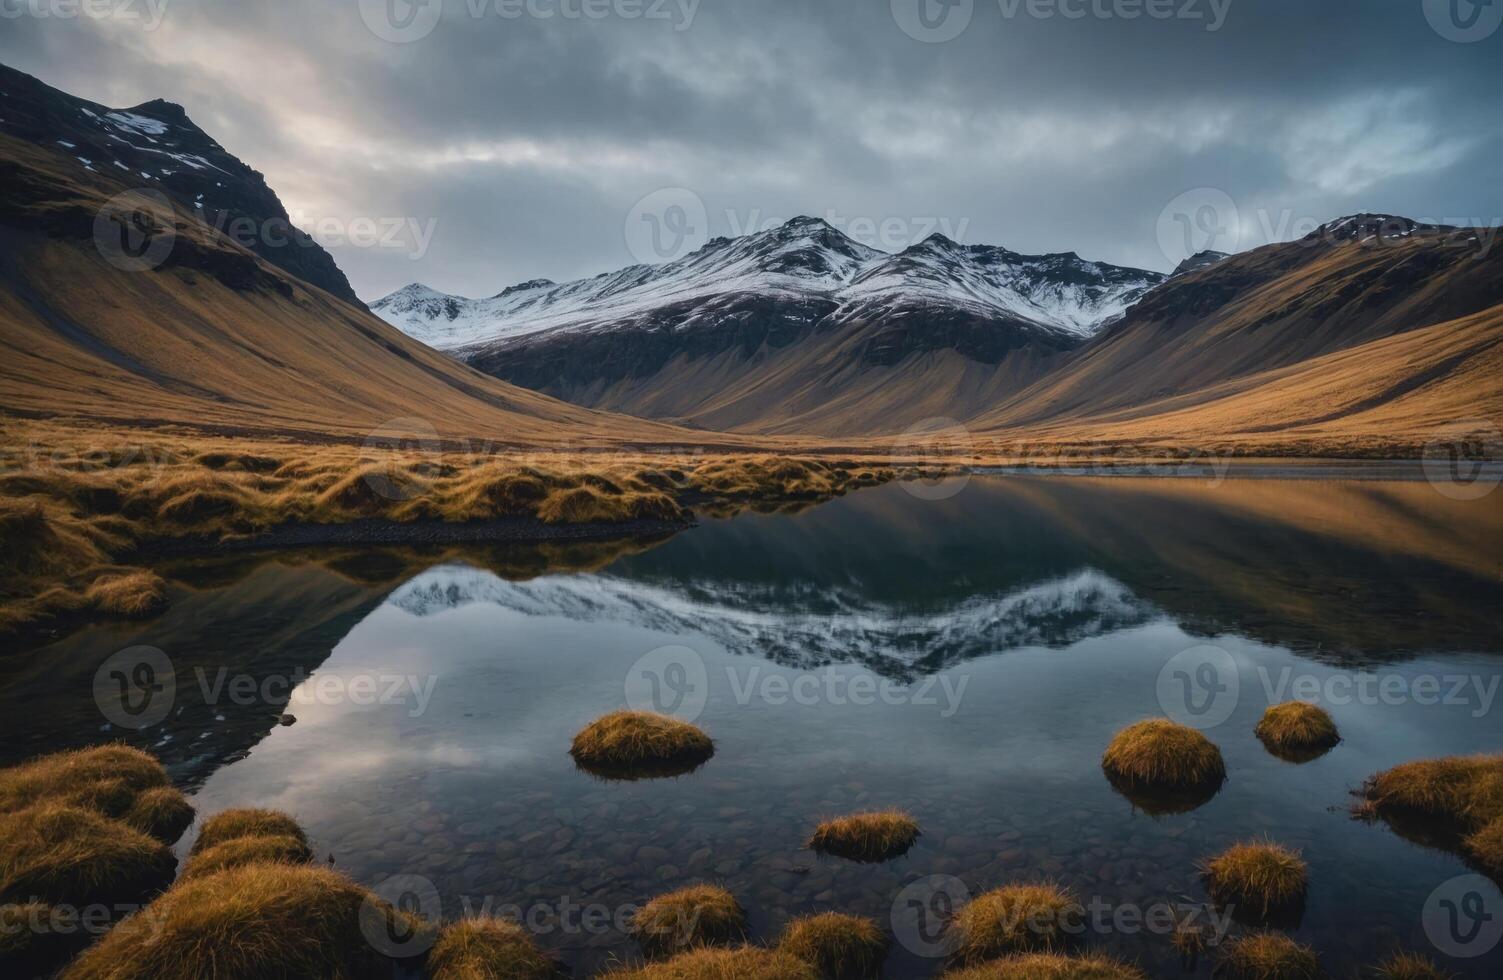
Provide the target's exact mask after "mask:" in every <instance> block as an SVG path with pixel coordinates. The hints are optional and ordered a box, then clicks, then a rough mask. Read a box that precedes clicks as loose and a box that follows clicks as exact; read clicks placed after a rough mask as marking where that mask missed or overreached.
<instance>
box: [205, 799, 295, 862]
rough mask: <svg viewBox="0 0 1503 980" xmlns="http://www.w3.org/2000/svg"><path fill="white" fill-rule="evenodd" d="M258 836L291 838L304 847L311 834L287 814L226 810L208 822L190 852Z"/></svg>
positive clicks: (274, 811) (272, 811) (273, 811)
mask: <svg viewBox="0 0 1503 980" xmlns="http://www.w3.org/2000/svg"><path fill="white" fill-rule="evenodd" d="M257 837H288V838H291V839H292V840H294V841H296V842H297V843H299V844H301V845H302V846H303V847H305V848H306V847H307V846H308V835H307V834H306V833H304V831H303V828H302V827H300V826H298V823H297V821H296V820H294V819H292V818H291V817H290V816H288V815H287V814H285V813H283V812H282V811H280V810H262V809H256V808H253V807H245V808H241V809H236V810H224V811H222V812H220V813H216V814H214V816H212V817H210V818H209V819H208V820H205V821H204V825H203V828H202V829H201V830H199V832H198V839H197V840H195V841H194V842H193V849H192V851H191V853H192V854H194V855H197V854H200V853H202V852H204V851H207V850H208V849H209V848H212V847H217V846H219V845H220V844H223V843H225V842H227V841H232V840H241V839H244V838H257Z"/></svg>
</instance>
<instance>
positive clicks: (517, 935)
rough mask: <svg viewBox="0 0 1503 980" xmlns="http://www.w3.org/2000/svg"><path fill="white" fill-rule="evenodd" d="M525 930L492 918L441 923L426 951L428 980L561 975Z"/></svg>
mask: <svg viewBox="0 0 1503 980" xmlns="http://www.w3.org/2000/svg"><path fill="white" fill-rule="evenodd" d="M561 975H562V971H561V970H560V969H559V966H558V964H557V963H555V962H554V961H553V960H551V959H549V958H548V957H547V956H546V955H545V954H544V953H543V952H542V951H541V950H539V949H538V948H537V945H536V944H534V943H533V941H532V937H531V936H529V935H527V931H526V930H525V929H523V928H522V927H521V926H519V925H517V924H516V923H515V922H508V921H506V920H505V919H496V918H472V919H462V920H460V921H459V922H455V923H453V924H451V925H448V926H445V927H444V929H443V931H442V932H440V933H439V936H438V942H437V943H435V944H434V946H433V950H432V951H431V952H430V953H429V954H428V977H429V980H500V978H504V980H550V978H552V977H557V976H561Z"/></svg>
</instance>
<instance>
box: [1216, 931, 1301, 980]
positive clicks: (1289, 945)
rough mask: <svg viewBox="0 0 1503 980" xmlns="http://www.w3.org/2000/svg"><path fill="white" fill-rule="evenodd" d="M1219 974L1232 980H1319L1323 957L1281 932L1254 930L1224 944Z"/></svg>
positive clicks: (1217, 973)
mask: <svg viewBox="0 0 1503 980" xmlns="http://www.w3.org/2000/svg"><path fill="white" fill-rule="evenodd" d="M1216 975H1217V976H1224V977H1227V978H1229V980H1317V978H1319V977H1320V960H1319V959H1318V958H1317V957H1316V955H1315V951H1314V950H1313V949H1311V948H1310V947H1309V946H1303V945H1301V944H1299V943H1297V942H1295V941H1294V940H1293V939H1290V938H1289V937H1288V936H1286V935H1284V934H1283V933H1279V932H1254V933H1249V934H1247V935H1245V936H1241V937H1238V938H1237V939H1234V940H1232V941H1231V942H1228V943H1223V944H1222V946H1221V960H1220V962H1219V963H1217V964H1216Z"/></svg>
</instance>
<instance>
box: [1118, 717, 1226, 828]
mask: <svg viewBox="0 0 1503 980" xmlns="http://www.w3.org/2000/svg"><path fill="white" fill-rule="evenodd" d="M1101 768H1102V769H1103V770H1104V771H1105V772H1106V776H1107V779H1108V780H1110V781H1111V783H1112V785H1114V786H1116V787H1118V788H1119V789H1121V790H1123V791H1124V792H1127V793H1128V794H1129V795H1131V794H1132V793H1133V792H1134V791H1148V792H1153V791H1165V790H1167V791H1190V792H1191V793H1192V795H1193V797H1194V799H1199V796H1200V793H1199V791H1205V792H1207V793H1211V794H1214V793H1215V791H1216V790H1218V789H1220V788H1221V784H1222V783H1223V782H1225V781H1226V763H1225V762H1223V761H1222V758H1221V750H1220V749H1218V748H1217V747H1216V746H1215V744H1214V743H1212V742H1211V740H1210V739H1208V738H1206V737H1205V736H1204V735H1202V734H1201V733H1200V732H1198V731H1196V730H1195V729H1193V728H1190V727H1188V726H1186V725H1178V724H1175V723H1174V722H1172V721H1169V720H1167V719H1163V718H1152V719H1149V720H1147V721H1140V722H1138V723H1137V724H1135V725H1129V726H1128V727H1126V728H1124V729H1122V730H1121V731H1120V732H1118V733H1117V734H1116V736H1115V737H1114V738H1113V739H1112V741H1111V744H1110V745H1108V746H1107V749H1106V754H1105V755H1104V756H1102V759H1101ZM1206 798H1207V799H1208V798H1209V797H1208V796H1207V797H1206ZM1194 799H1192V800H1190V801H1188V802H1194ZM1200 802H1204V800H1200ZM1173 805H1174V804H1173V802H1172V801H1166V803H1165V809H1170V808H1172V807H1173ZM1196 805H1198V803H1197V804H1196Z"/></svg>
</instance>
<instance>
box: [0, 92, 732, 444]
mask: <svg viewBox="0 0 1503 980" xmlns="http://www.w3.org/2000/svg"><path fill="white" fill-rule="evenodd" d="M18 77H19V78H22V79H24V78H25V76H18V75H17V73H14V72H9V73H8V74H7V75H6V76H5V81H4V83H3V84H0V91H4V92H7V97H6V101H5V103H4V106H3V107H0V118H3V119H5V120H6V122H5V123H4V124H3V128H0V414H6V415H15V416H25V417H39V418H55V417H62V418H67V419H85V420H93V421H104V422H109V423H112V424H117V425H121V424H123V425H163V424H180V425H187V426H192V427H193V428H195V429H198V430H200V431H201V430H204V429H209V430H213V431H216V432H219V433H222V434H227V435H234V434H255V435H285V436H292V437H296V438H304V439H319V440H323V439H328V438H337V439H355V440H359V439H362V438H365V437H366V436H368V435H369V434H370V433H371V432H372V431H373V430H376V429H379V428H381V427H383V426H386V425H387V424H388V423H390V422H392V420H397V419H407V420H412V419H417V420H421V422H420V423H419V429H418V431H419V432H423V431H426V430H425V429H424V428H422V427H421V426H423V425H426V426H430V427H431V428H432V430H433V431H434V433H435V434H436V435H437V436H439V437H443V438H450V439H454V440H459V439H475V440H481V441H484V442H488V443H490V444H493V445H506V446H546V445H557V444H559V443H560V442H562V441H567V440H573V441H575V442H577V443H584V442H586V441H591V442H594V441H599V442H603V443H606V444H617V445H619V444H622V443H631V444H633V445H635V444H641V443H664V442H670V443H673V444H679V445H682V444H684V443H686V442H687V441H688V440H689V439H691V438H692V439H695V440H697V442H698V443H702V442H703V437H702V436H696V435H691V434H689V433H686V432H684V431H682V430H679V429H675V428H672V427H670V426H665V425H661V424H656V423H651V422H642V421H639V420H637V419H628V418H624V417H621V416H615V415H610V414H605V413H599V412H592V411H590V410H588V409H583V408H580V407H578V406H574V405H567V404H564V403H562V402H558V401H555V400H553V399H551V398H547V397H545V396H543V395H540V394H537V393H536V392H531V391H524V390H522V389H519V388H515V387H513V386H511V385H508V384H505V383H504V382H501V381H497V380H496V379H494V378H491V377H489V376H487V375H484V374H481V373H479V372H477V371H474V370H472V369H470V368H468V367H465V366H464V365H461V364H458V363H456V362H454V361H453V360H451V359H450V358H447V357H445V356H443V355H441V354H439V353H437V352H435V351H433V350H431V349H429V348H427V347H425V346H423V345H422V344H419V343H417V342H416V341H413V340H411V339H409V338H408V337H406V336H405V335H403V334H402V333H401V332H400V331H398V330H395V329H393V328H392V327H390V326H389V325H388V324H386V323H385V322H384V321H382V320H381V319H379V318H377V317H375V316H373V315H372V314H371V313H370V312H369V311H367V310H366V309H365V308H364V307H363V306H356V305H353V304H351V303H349V302H346V301H345V300H344V299H343V298H341V297H340V296H339V295H337V294H336V293H333V292H330V291H328V290H326V289H324V288H323V287H321V286H319V285H317V284H315V283H313V282H309V281H307V280H305V279H302V278H301V277H299V276H297V275H296V274H295V273H294V272H293V271H292V270H291V269H289V267H288V266H289V264H290V263H289V262H288V261H287V260H288V259H289V258H290V257H291V256H292V255H293V253H291V252H288V253H277V254H276V255H273V256H272V257H271V258H268V257H266V256H263V255H262V254H261V253H260V252H257V251H252V250H249V249H247V248H245V247H244V246H242V245H241V244H239V243H238V242H237V241H234V240H232V239H231V238H229V237H228V236H226V235H225V234H223V233H222V232H220V231H219V230H217V229H216V228H215V227H214V226H213V225H212V224H210V223H206V222H205V220H204V218H205V217H206V216H207V215H206V212H209V211H210V210H211V209H210V208H209V207H205V208H198V207H195V206H193V204H191V203H188V202H186V201H185V200H184V198H183V195H182V194H181V193H178V192H177V191H176V190H173V192H171V193H167V194H165V195H161V196H153V195H149V194H145V193H144V192H146V191H151V190H157V189H159V188H161V187H165V186H166V185H167V184H169V183H171V182H174V181H177V180H179V179H186V175H184V174H183V173H182V171H181V170H177V169H176V168H175V167H173V166H166V167H162V168H160V169H162V170H173V171H174V173H172V174H167V175H166V176H162V177H160V178H158V177H156V176H150V177H148V176H143V175H142V172H141V171H140V170H126V169H124V168H121V167H116V166H114V165H113V162H114V161H113V158H107V157H106V156H105V155H104V154H102V153H100V152H99V147H102V146H106V145H107V146H108V147H110V148H113V147H117V146H118V147H124V146H125V145H126V143H127V140H126V137H125V135H124V134H123V133H122V134H121V135H120V136H119V137H118V139H117V138H116V137H115V136H113V135H111V133H110V132H106V131H105V127H106V126H109V127H111V128H113V126H114V124H113V123H103V124H97V123H95V122H90V121H88V118H89V117H88V116H87V115H85V114H83V113H76V114H77V115H79V116H80V118H81V119H83V120H84V121H83V122H74V121H71V120H65V122H66V127H67V128H64V129H61V130H58V131H48V132H42V131H39V130H38V129H37V128H36V127H37V126H38V125H40V123H39V122H38V120H45V119H48V118H57V117H56V113H57V112H58V111H59V109H60V107H63V108H65V107H66V106H67V104H68V103H67V102H66V99H67V98H68V97H62V99H55V98H51V97H48V98H51V101H50V102H49V105H48V107H47V112H51V113H54V115H51V116H48V115H45V114H42V113H40V112H39V110H37V108H36V106H37V104H38V99H40V98H42V97H43V96H47V93H49V92H52V90H50V89H47V90H45V91H41V90H39V89H37V88H35V86H33V88H31V89H30V90H28V91H29V94H28V95H26V96H25V97H24V98H20V99H17V100H15V101H12V97H14V96H15V95H16V94H17V93H16V92H15V91H14V89H15V88H19V86H17V85H16V81H17V78H18ZM36 84H38V85H39V83H36ZM42 88H43V89H45V87H42ZM39 91H41V95H38V94H37V93H38V92H39ZM59 95H60V93H59ZM75 101H76V100H75ZM83 105H84V106H85V107H87V104H86V103H85V104H83ZM159 105H160V104H157V103H149V104H148V106H147V107H145V108H146V110H147V111H149V112H151V113H153V115H151V116H149V117H148V116H147V115H146V114H145V113H141V114H138V115H139V119H146V118H151V119H156V118H157V117H158V116H165V115H167V112H166V110H164V109H161V108H155V109H153V108H151V107H152V106H159ZM18 107H19V108H21V109H25V110H26V111H27V112H28V113H29V115H27V116H26V117H25V118H26V119H28V120H30V121H29V122H27V123H26V124H25V125H24V126H22V125H19V124H18V123H17V122H16V121H15V120H16V119H17V118H20V117H19V115H18V114H17V108H18ZM90 111H91V112H92V111H94V110H90ZM99 115H101V116H102V115H103V114H102V113H99ZM139 119H136V118H135V117H132V118H131V119H130V120H127V121H122V122H120V123H119V125H121V126H125V125H132V126H136V127H138V129H139V130H140V133H139V134H138V135H139V136H140V137H141V141H142V142H143V143H145V144H146V145H148V146H152V147H161V148H162V149H161V152H162V153H163V154H167V153H177V154H179V155H182V156H194V157H197V156H200V155H201V154H198V153H194V152H193V151H194V150H195V149H206V148H205V147H203V146H200V145H198V144H196V143H195V144H193V145H190V144H188V143H187V142H186V137H184V140H183V141H180V140H179V139H178V138H177V137H176V136H175V135H174V134H177V133H179V132H182V129H181V127H178V126H175V125H174V126H172V127H170V128H169V129H168V130H167V131H166V133H157V132H153V131H151V130H152V127H151V125H150V124H149V123H145V122H140V121H139ZM91 126H97V127H98V128H99V130H100V132H99V134H95V133H93V132H92V130H89V129H88V127H91ZM79 128H83V129H84V131H85V132H87V133H89V135H90V137H91V138H92V139H93V140H94V142H91V143H86V142H85V141H84V140H85V137H84V136H83V135H81V134H80V133H79V132H76V131H75V130H77V129H79ZM21 131H25V132H26V133H27V134H28V136H29V138H22V137H21V136H19V135H17V134H18V132H21ZM195 132H196V130H195ZM146 136H150V137H151V139H150V140H149V141H148V140H146V139H145V137H146ZM202 139H204V140H207V137H202ZM210 142H212V141H210ZM65 143H66V144H72V145H63V144H65ZM169 146H172V147H173V148H172V149H170V150H169V149H168V147H169ZM136 150H138V151H140V152H141V153H148V151H147V150H145V149H143V147H141V146H137V147H136ZM115 152H116V153H117V154H119V155H124V153H125V151H124V150H116V151H115ZM90 153H93V154H94V156H93V157H89V154H90ZM81 157H82V158H84V159H80V158H81ZM85 159H87V160H89V161H90V162H87V163H86V162H84V161H85ZM106 159H110V160H111V162H110V163H105V160H106ZM131 159H132V160H136V159H140V157H131ZM203 159H204V160H205V161H208V162H207V163H206V164H205V166H206V167H210V166H212V167H218V166H219V165H220V164H224V165H225V166H226V168H228V160H227V159H226V158H225V157H224V156H223V155H222V154H221V155H216V156H212V157H211V156H207V155H204V156H203ZM214 161H218V163H215V162H214ZM182 166H183V167H184V168H185V169H193V168H192V167H191V166H190V165H189V164H187V163H184V164H183V165H182ZM143 169H144V168H143ZM216 172H217V171H216ZM226 176H228V174H226ZM242 176H243V175H242ZM194 179H198V178H194ZM205 179H207V178H205ZM258 180H259V178H258ZM213 183H214V182H213V181H212V180H211V181H210V184H211V186H212V185H213ZM222 183H224V184H225V187H226V190H229V189H230V187H231V185H230V182H229V181H222ZM181 186H188V187H193V186H202V185H201V184H187V185H183V184H175V187H181ZM255 186H264V185H259V184H257V185H255ZM253 189H254V187H253V185H252V184H251V183H249V182H243V183H241V184H240V185H238V186H237V187H235V188H234V192H235V193H236V194H240V193H249V192H250V191H251V190H253ZM132 192H135V193H134V194H132ZM205 193H206V194H207V192H205ZM266 194H267V200H268V201H272V202H274V201H275V196H274V195H271V193H270V191H266ZM121 195H128V197H127V198H124V200H127V201H128V202H129V206H128V207H127V208H125V209H124V210H122V209H121V207H120V202H121V201H122V198H121ZM195 196H196V194H195ZM236 200H240V199H239V198H236ZM224 203H225V206H227V207H228V206H233V205H231V204H230V202H229V201H228V200H226V201H225V202H224ZM112 219H118V220H119V221H120V222H121V227H120V228H115V227H113V226H112V225H111V220H112ZM101 227H103V228H105V229H106V230H107V231H109V232H119V233H121V234H124V233H125V229H126V228H128V230H129V233H130V234H131V235H134V236H137V240H136V242H135V244H137V245H140V246H141V248H140V254H141V255H142V256H144V257H146V258H150V259H151V260H152V261H150V262H147V263H144V264H135V265H133V264H131V263H129V262H121V261H120V259H121V258H122V256H121V255H117V254H114V253H112V252H111V251H110V249H109V248H108V247H106V246H108V245H110V242H109V239H108V235H105V236H104V237H101V231H100V229H101ZM130 254H131V255H134V254H136V253H135V252H132V253H130ZM296 254H297V255H298V256H301V257H302V258H303V259H304V260H308V258H309V256H312V255H315V254H322V253H314V252H312V251H309V250H300V251H298V252H297V253H296ZM274 258H276V259H281V260H282V261H280V262H273V261H272V260H273V259H274ZM325 258H327V256H325ZM328 268H330V269H333V271H334V272H335V273H337V272H338V270H337V268H334V267H333V265H332V260H330V264H329V266H328ZM324 278H327V277H324ZM343 282H344V279H343V276H342V275H341V276H339V278H338V280H337V282H336V283H335V285H339V284H341V283H343ZM346 288H347V287H346Z"/></svg>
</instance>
